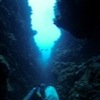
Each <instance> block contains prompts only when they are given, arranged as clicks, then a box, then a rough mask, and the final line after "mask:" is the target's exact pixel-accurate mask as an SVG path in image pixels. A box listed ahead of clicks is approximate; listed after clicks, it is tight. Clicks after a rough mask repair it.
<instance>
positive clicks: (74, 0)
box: [55, 0, 100, 40]
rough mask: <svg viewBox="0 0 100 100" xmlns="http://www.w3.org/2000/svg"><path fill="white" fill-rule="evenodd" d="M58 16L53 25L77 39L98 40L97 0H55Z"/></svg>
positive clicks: (99, 15) (99, 13)
mask: <svg viewBox="0 0 100 100" xmlns="http://www.w3.org/2000/svg"><path fill="white" fill-rule="evenodd" d="M57 1H58V8H59V12H60V16H57V18H56V19H55V24H56V25H57V26H58V27H62V28H64V29H65V30H67V31H70V32H71V34H73V35H74V36H75V37H78V38H91V39H98V40H99V38H100V36H99V33H100V30H99V29H100V18H99V17H100V6H99V0H95V1H93V0H92V1H91V0H57Z"/></svg>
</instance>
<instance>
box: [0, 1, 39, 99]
mask: <svg viewBox="0 0 100 100" xmlns="http://www.w3.org/2000/svg"><path fill="white" fill-rule="evenodd" d="M30 14H31V9H30V7H29V6H28V3H27V0H0V55H1V56H3V57H4V58H6V60H7V62H8V63H9V66H10V74H9V78H8V84H7V88H8V92H7V93H8V95H6V98H7V100H22V98H23V97H24V96H25V95H26V93H27V92H28V90H30V89H31V88H32V87H33V85H35V84H36V82H35V80H36V78H37V76H35V75H37V69H36V67H37V66H38V65H37V64H36V57H37V52H38V51H37V49H36V47H35V43H34V41H33V39H32V37H33V35H34V32H33V31H32V30H31V24H30V21H31V20H30ZM0 67H1V66H0ZM2 77H3V76H2ZM0 82H1V81H0ZM0 97H1V96H0ZM0 100H1V99H0Z"/></svg>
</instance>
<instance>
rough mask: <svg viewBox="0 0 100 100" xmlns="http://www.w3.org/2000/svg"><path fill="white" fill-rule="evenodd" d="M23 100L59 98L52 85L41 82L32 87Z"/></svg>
mask: <svg viewBox="0 0 100 100" xmlns="http://www.w3.org/2000/svg"><path fill="white" fill-rule="evenodd" d="M23 100H60V99H59V96H58V93H57V91H56V89H55V88H54V87H53V86H45V84H41V85H40V86H38V87H34V88H33V89H32V90H31V91H30V92H29V93H28V95H27V96H26V97H25V98H24V99H23Z"/></svg>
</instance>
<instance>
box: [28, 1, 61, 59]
mask: <svg viewBox="0 0 100 100" xmlns="http://www.w3.org/2000/svg"><path fill="white" fill-rule="evenodd" d="M55 3H56V0H29V6H31V8H32V15H31V24H32V29H33V30H36V31H37V34H36V35H35V36H34V37H33V38H34V40H35V43H36V45H37V47H38V48H39V50H40V51H41V54H42V57H43V60H48V58H49V57H50V55H51V52H52V48H53V46H54V45H55V41H57V40H58V39H59V37H60V35H61V32H60V29H59V28H58V27H56V25H54V24H53V19H54V18H55V15H54V5H55Z"/></svg>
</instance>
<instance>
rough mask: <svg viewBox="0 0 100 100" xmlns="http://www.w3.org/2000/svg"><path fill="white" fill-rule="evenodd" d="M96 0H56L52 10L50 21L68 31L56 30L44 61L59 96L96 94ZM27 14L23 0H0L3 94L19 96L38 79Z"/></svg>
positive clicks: (78, 99)
mask: <svg viewBox="0 0 100 100" xmlns="http://www.w3.org/2000/svg"><path fill="white" fill-rule="evenodd" d="M90 3H91V4H90ZM89 4H90V5H89ZM98 4H99V3H98V1H97V0H95V1H90V0H87V1H86V0H58V8H59V11H60V14H59V13H57V14H56V19H55V22H54V23H55V24H56V25H57V26H58V27H62V28H63V29H65V30H67V31H69V32H67V31H65V32H62V36H61V38H60V40H59V41H58V42H56V46H55V48H54V49H53V53H52V59H51V62H50V65H49V66H50V69H52V70H51V73H52V74H53V76H54V77H55V83H54V84H55V86H56V87H57V91H58V94H59V96H60V100H99V99H100V42H99V41H100V37H99V35H98V34H99V32H100V18H99V17H100V13H99V8H100V6H98ZM30 14H31V9H30V7H29V6H28V3H27V0H0V55H2V57H4V58H6V60H7V62H8V63H9V67H10V73H9V74H10V75H9V81H8V83H7V88H6V89H7V95H6V98H7V100H22V98H23V97H24V96H25V95H26V93H27V92H28V91H29V90H30V89H31V88H32V87H33V86H34V85H36V84H37V83H39V74H40V69H38V63H37V61H36V60H37V59H38V57H39V52H38V49H37V48H36V46H35V43H34V41H33V35H34V34H35V31H32V30H31V19H30ZM71 34H72V35H71ZM74 36H75V37H78V38H75V37H74ZM0 57H1V56H0ZM2 57H1V58H2ZM1 58H0V59H1ZM2 59H3V58H2ZM0 68H1V65H0ZM5 69H6V68H4V71H5ZM0 71H1V72H3V70H0ZM6 71H7V70H6ZM6 71H5V72H6ZM1 72H0V74H1ZM6 74H7V72H6ZM1 78H2V77H1ZM49 81H50V80H49ZM0 83H1V80H0ZM5 83H6V82H5ZM0 100H1V99H0Z"/></svg>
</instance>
